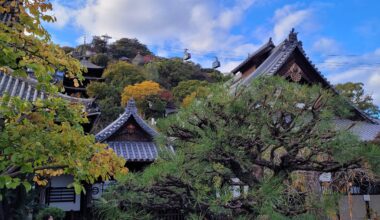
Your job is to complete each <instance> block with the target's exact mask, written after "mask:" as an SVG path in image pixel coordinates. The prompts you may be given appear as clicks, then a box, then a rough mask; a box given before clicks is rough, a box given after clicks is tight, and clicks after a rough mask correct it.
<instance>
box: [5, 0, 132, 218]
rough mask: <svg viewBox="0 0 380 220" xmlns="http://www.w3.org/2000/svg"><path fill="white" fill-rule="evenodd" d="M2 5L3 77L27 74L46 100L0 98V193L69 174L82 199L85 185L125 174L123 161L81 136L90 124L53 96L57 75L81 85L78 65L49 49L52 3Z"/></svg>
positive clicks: (74, 107) (35, 1)
mask: <svg viewBox="0 0 380 220" xmlns="http://www.w3.org/2000/svg"><path fill="white" fill-rule="evenodd" d="M0 4H1V6H2V7H0V13H5V14H10V15H11V19H10V20H8V21H2V22H0V66H1V69H2V71H5V72H6V74H10V75H13V76H19V77H26V76H27V74H26V69H27V68H30V69H32V70H33V71H34V76H35V77H36V78H37V80H38V86H37V87H38V88H39V89H41V90H44V91H45V92H46V93H47V94H49V98H47V99H45V100H39V99H38V100H37V101H35V102H33V103H30V102H27V101H23V100H21V99H20V98H19V97H10V96H9V95H7V94H5V95H4V96H2V97H1V100H0V103H1V104H0V115H1V119H2V121H3V123H2V126H1V128H0V129H1V133H0V151H1V152H2V153H1V155H0V189H3V192H4V190H5V189H15V188H16V187H18V186H24V188H25V189H26V190H27V191H28V190H30V189H31V187H32V184H33V183H37V184H39V185H46V184H47V183H48V181H49V178H50V177H52V176H57V175H62V174H67V175H73V176H74V183H73V184H72V186H73V187H74V188H75V191H76V192H77V193H80V192H81V191H82V189H83V186H82V183H83V182H89V183H92V182H94V181H96V180H98V179H99V178H100V179H108V178H110V176H116V175H117V174H119V173H124V172H126V169H125V168H124V165H125V161H124V160H123V159H121V158H119V157H117V155H116V154H115V153H114V152H112V151H110V150H108V149H105V146H104V145H101V144H97V143H95V138H94V137H93V136H91V135H85V134H84V132H83V129H82V126H81V124H82V123H86V122H87V121H88V120H87V118H86V117H85V115H84V113H83V106H82V105H79V104H70V103H67V102H66V101H64V100H62V99H60V98H56V96H55V93H56V92H57V91H58V88H57V87H56V86H54V85H52V84H51V80H52V79H53V75H54V72H55V71H56V70H65V72H66V74H67V75H68V76H71V77H74V76H75V77H78V78H79V79H80V80H82V79H83V77H82V76H81V75H80V72H81V69H80V63H79V62H78V61H76V60H75V59H73V58H72V57H71V56H69V55H67V54H66V53H65V52H64V51H63V50H61V49H60V48H59V46H57V45H55V44H53V43H52V42H51V38H50V35H49V34H48V32H47V31H46V30H45V29H44V28H43V27H42V25H41V24H42V22H43V21H44V22H52V21H55V18H54V17H52V16H50V15H49V14H48V12H49V10H51V9H52V5H51V3H50V2H48V1H45V0H33V1H32V0H23V1H5V2H4V1H2V2H1V3H0ZM9 69H12V70H9ZM0 217H1V216H0Z"/></svg>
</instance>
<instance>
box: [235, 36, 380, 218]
mask: <svg viewBox="0 0 380 220" xmlns="http://www.w3.org/2000/svg"><path fill="white" fill-rule="evenodd" d="M231 72H232V73H233V74H234V78H233V80H232V83H231V87H230V88H231V91H232V92H234V91H236V89H237V88H239V87H244V86H248V85H250V84H251V82H252V80H254V79H255V78H256V77H259V76H274V75H279V76H283V77H285V78H286V79H287V80H289V81H291V82H297V83H302V84H309V85H312V84H319V85H321V86H323V87H324V88H326V89H330V90H332V91H333V92H334V93H335V94H336V95H339V92H338V91H336V90H335V88H334V86H333V85H331V84H330V82H329V81H327V79H326V78H325V77H324V76H323V75H322V73H321V72H320V71H319V70H318V69H317V68H316V66H315V65H314V64H313V63H312V61H311V60H310V59H309V57H308V56H307V55H306V53H305V51H304V49H303V46H302V42H301V41H299V40H298V38H297V33H296V32H295V31H294V29H293V30H292V31H291V32H290V34H289V35H288V37H287V38H286V39H285V40H284V41H282V42H281V43H280V44H278V45H275V44H274V43H273V42H272V40H271V39H269V40H268V42H267V43H265V44H264V45H262V46H261V47H260V48H259V49H258V50H257V51H255V52H254V53H252V54H251V55H250V56H249V57H248V58H247V59H246V60H244V61H243V62H242V63H241V64H240V65H238V66H237V67H236V68H234V69H233V70H232V71H231ZM347 102H348V107H349V108H350V110H351V112H352V113H354V114H353V116H351V117H350V118H336V119H335V125H336V128H337V129H343V130H347V129H349V130H350V131H351V132H352V133H354V134H355V135H357V136H358V137H359V138H360V139H361V140H362V141H374V140H375V139H376V138H379V137H380V120H379V119H375V118H372V117H370V116H369V115H367V114H366V113H365V112H363V111H361V110H360V109H359V108H357V107H356V106H355V105H354V104H352V103H351V102H349V101H347ZM308 174H310V173H308ZM331 175H332V174H331V173H323V174H321V175H320V174H317V175H308V177H307V178H310V180H311V181H309V182H314V183H315V185H318V187H319V188H320V190H322V188H321V185H320V184H319V183H320V182H324V181H326V180H327V181H328V179H329V178H330V179H331ZM326 177H328V178H326ZM330 181H331V180H330ZM350 193H351V194H353V195H352V203H353V206H354V207H353V208H352V211H353V213H351V214H352V215H353V218H351V219H366V218H367V217H368V216H369V215H371V213H370V212H369V210H372V211H376V212H377V213H380V206H379V204H380V195H379V194H380V187H379V184H378V183H376V182H372V183H368V182H367V183H366V184H364V185H363V184H359V183H354V185H353V186H352V188H351V190H350ZM347 201H348V199H347V196H343V198H342V200H341V202H340V206H339V212H340V213H339V214H340V219H350V215H351V214H350V213H349V208H348V207H349V204H348V203H347ZM351 217H352V216H351Z"/></svg>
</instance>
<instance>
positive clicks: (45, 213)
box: [36, 207, 65, 220]
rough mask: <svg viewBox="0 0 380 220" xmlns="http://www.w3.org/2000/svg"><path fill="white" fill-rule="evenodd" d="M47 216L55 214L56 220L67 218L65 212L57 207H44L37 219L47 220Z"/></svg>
mask: <svg viewBox="0 0 380 220" xmlns="http://www.w3.org/2000/svg"><path fill="white" fill-rule="evenodd" d="M46 216H53V219H54V220H63V219H64V218H65V212H64V211H63V210H62V209H59V208H56V207H48V208H44V209H42V210H41V211H39V212H38V215H37V217H36V220H45V218H46ZM46 219H47V218H46Z"/></svg>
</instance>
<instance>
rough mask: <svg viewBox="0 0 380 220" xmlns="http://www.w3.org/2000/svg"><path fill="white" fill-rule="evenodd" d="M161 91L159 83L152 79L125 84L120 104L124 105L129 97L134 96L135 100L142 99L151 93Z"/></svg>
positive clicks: (156, 93)
mask: <svg viewBox="0 0 380 220" xmlns="http://www.w3.org/2000/svg"><path fill="white" fill-rule="evenodd" d="M162 91H163V89H161V88H160V84H158V83H156V82H153V81H144V82H142V83H136V84H134V85H129V86H126V87H125V88H124V90H123V93H122V94H121V104H122V105H123V106H125V105H126V104H127V102H128V100H129V99H130V98H134V99H135V100H136V102H141V101H143V100H144V99H145V98H146V97H148V96H151V95H158V94H160V93H161V92H162Z"/></svg>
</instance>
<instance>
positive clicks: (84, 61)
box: [80, 59, 104, 69]
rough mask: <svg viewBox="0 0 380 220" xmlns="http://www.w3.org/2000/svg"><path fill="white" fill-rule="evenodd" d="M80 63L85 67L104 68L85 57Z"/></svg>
mask: <svg viewBox="0 0 380 220" xmlns="http://www.w3.org/2000/svg"><path fill="white" fill-rule="evenodd" d="M80 63H81V64H82V66H85V67H86V68H87V69H104V67H102V66H98V65H95V64H93V63H91V61H89V60H87V59H81V60H80Z"/></svg>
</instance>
